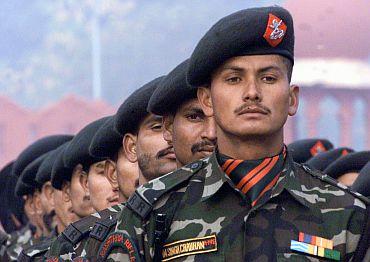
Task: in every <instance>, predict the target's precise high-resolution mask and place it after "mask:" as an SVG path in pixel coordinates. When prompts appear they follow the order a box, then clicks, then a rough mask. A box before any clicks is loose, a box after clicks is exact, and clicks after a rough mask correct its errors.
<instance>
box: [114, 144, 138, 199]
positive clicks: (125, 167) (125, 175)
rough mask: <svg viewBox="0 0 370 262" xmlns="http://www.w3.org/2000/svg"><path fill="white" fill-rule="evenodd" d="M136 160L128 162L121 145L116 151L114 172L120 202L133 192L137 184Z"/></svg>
mask: <svg viewBox="0 0 370 262" xmlns="http://www.w3.org/2000/svg"><path fill="white" fill-rule="evenodd" d="M138 171H139V170H138V166H137V162H135V163H132V162H130V161H129V160H128V159H127V157H126V155H125V153H124V151H123V148H122V147H121V148H120V150H119V151H118V157H117V163H116V172H117V182H118V187H119V190H120V192H121V197H122V199H121V200H120V202H126V201H127V200H128V199H129V197H130V196H131V195H132V194H133V193H134V192H135V189H136V187H137V186H138V183H139V182H138V180H139V172H138Z"/></svg>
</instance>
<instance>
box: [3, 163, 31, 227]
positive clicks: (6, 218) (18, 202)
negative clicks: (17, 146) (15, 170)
mask: <svg viewBox="0 0 370 262" xmlns="http://www.w3.org/2000/svg"><path fill="white" fill-rule="evenodd" d="M13 163H14V161H12V162H10V163H8V164H7V165H6V166H4V167H3V169H2V170H1V171H0V173H1V174H0V176H1V178H2V179H1V180H2V181H1V184H0V185H2V190H1V196H0V199H1V200H2V201H1V202H0V210H1V212H0V220H1V224H2V225H3V227H4V229H5V231H6V232H7V233H11V232H13V231H15V230H17V229H19V226H17V225H16V224H14V220H13V219H11V215H14V216H15V217H16V218H17V219H18V220H19V221H21V222H22V223H23V222H26V218H27V217H26V216H25V215H24V209H23V206H24V200H23V198H22V197H19V196H16V195H15V186H16V184H17V180H18V178H17V177H16V176H13V175H12V167H13Z"/></svg>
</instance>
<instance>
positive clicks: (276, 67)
mask: <svg viewBox="0 0 370 262" xmlns="http://www.w3.org/2000/svg"><path fill="white" fill-rule="evenodd" d="M270 70H275V71H278V72H280V73H283V71H282V70H281V68H280V67H278V66H267V67H263V68H260V69H258V70H257V72H258V73H259V74H262V73H265V72H268V71H270Z"/></svg>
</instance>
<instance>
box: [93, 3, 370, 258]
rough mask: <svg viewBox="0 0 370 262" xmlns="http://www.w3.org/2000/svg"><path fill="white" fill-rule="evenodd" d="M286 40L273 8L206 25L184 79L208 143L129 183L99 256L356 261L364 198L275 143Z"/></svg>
mask: <svg viewBox="0 0 370 262" xmlns="http://www.w3.org/2000/svg"><path fill="white" fill-rule="evenodd" d="M293 47H294V33H293V21H292V17H291V15H290V14H289V12H288V11H286V10H285V9H283V8H281V7H276V6H274V7H262V8H252V9H246V10H241V11H239V12H236V13H234V14H231V15H229V16H227V17H225V18H223V19H221V20H220V21H219V22H217V23H216V24H215V25H214V26H213V27H212V28H211V29H210V30H209V31H208V32H207V33H206V34H205V36H204V37H203V38H202V39H201V40H200V42H199V43H198V45H197V46H196V48H195V50H194V52H193V54H192V56H191V58H190V63H189V67H188V73H187V80H188V82H189V84H190V85H192V86H197V87H200V88H198V93H197V96H198V100H199V102H200V104H201V106H202V109H203V111H204V113H205V115H206V116H213V117H214V118H215V122H216V130H217V144H218V148H217V150H216V151H215V152H214V153H213V154H212V155H211V156H210V157H208V158H206V159H204V160H200V161H196V162H193V163H191V164H189V165H187V166H185V167H183V168H181V169H178V170H176V171H175V172H173V173H170V174H168V175H166V176H163V177H160V178H158V179H155V180H152V181H150V182H149V183H148V184H146V185H143V186H142V187H139V188H138V189H137V190H136V192H135V193H134V195H133V196H132V197H131V198H130V199H129V201H128V202H127V204H126V206H125V207H124V209H123V210H122V216H120V219H121V218H122V220H124V221H125V223H124V224H122V226H121V227H119V228H117V229H118V230H117V232H115V235H114V239H108V240H107V241H106V242H105V244H104V245H103V247H102V248H101V249H100V250H99V256H100V258H101V259H107V260H114V261H137V260H143V261H159V260H163V261H171V260H172V261H287V260H302V261H303V260H304V261H309V260H323V259H325V260H327V259H334V260H345V261H348V260H352V261H361V260H362V258H363V256H364V253H365V252H366V249H367V248H368V243H367V239H368V236H367V234H368V233H369V231H370V230H369V228H368V226H369V223H368V219H367V213H368V212H369V209H367V205H368V201H367V199H365V198H364V197H360V196H357V195H356V194H354V193H352V192H351V191H349V190H348V189H347V188H346V187H344V186H342V185H340V184H337V183H336V182H335V181H333V180H332V179H330V178H329V177H327V176H325V175H322V174H321V173H318V172H315V171H312V170H311V169H310V168H308V167H307V166H304V165H300V164H297V163H294V162H293V160H292V158H291V156H290V153H289V152H287V150H286V147H285V146H284V142H283V126H284V124H285V122H286V119H287V117H288V116H292V115H294V114H295V113H296V110H297V107H298V92H299V88H298V87H297V86H295V85H290V76H291V72H292V66H293V62H294V58H293V57H294V56H293V49H294V48H293ZM204 86H206V87H204ZM174 192H184V194H183V196H182V198H181V199H173V198H172V197H171V195H172V194H173V193H174ZM109 240H111V241H112V242H114V245H110V243H111V242H109ZM114 240H115V241H114ZM117 251H118V252H117ZM108 254H109V255H108Z"/></svg>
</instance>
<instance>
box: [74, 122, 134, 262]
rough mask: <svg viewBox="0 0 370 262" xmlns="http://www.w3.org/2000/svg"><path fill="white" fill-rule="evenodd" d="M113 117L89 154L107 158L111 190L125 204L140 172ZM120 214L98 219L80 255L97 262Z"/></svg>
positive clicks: (95, 136) (103, 128)
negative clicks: (113, 189) (129, 154)
mask: <svg viewBox="0 0 370 262" xmlns="http://www.w3.org/2000/svg"><path fill="white" fill-rule="evenodd" d="M114 121H115V120H114V117H111V118H109V119H108V120H107V121H106V123H105V124H104V125H102V127H100V128H99V130H98V131H97V132H96V134H95V135H94V138H93V140H92V142H91V144H90V149H89V150H90V154H91V155H93V156H95V157H101V158H107V160H106V161H105V175H106V177H107V179H108V180H109V182H110V183H111V186H112V188H115V189H116V190H117V191H118V194H119V201H120V203H124V202H126V201H127V199H128V198H129V197H130V196H131V194H132V193H133V192H134V191H135V188H136V186H137V183H138V178H139V171H138V166H137V163H131V162H130V161H129V160H128V159H127V157H126V155H125V153H124V152H123V148H122V135H120V134H118V133H117V132H116V131H115V130H114ZM117 214H118V213H112V214H111V215H110V216H109V217H107V218H106V219H102V220H98V221H97V222H96V223H95V225H94V226H93V229H92V231H91V232H90V235H89V238H88V239H87V240H86V243H85V246H84V249H83V251H82V252H81V256H83V257H84V258H87V259H89V260H91V261H94V259H95V258H96V250H97V249H98V248H99V246H100V244H101V242H102V241H103V240H104V239H105V237H106V236H107V235H108V234H109V233H110V232H111V231H113V230H114V229H115V225H116V221H117Z"/></svg>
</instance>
